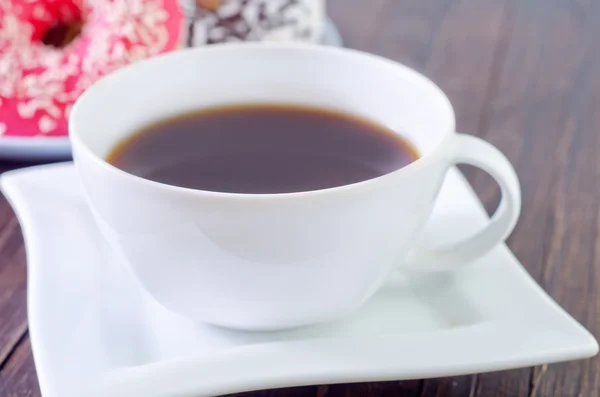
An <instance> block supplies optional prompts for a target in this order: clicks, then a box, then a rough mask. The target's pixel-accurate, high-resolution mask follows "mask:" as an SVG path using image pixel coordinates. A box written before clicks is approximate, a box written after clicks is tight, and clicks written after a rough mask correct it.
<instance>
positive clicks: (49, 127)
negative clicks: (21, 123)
mask: <svg viewBox="0 0 600 397" xmlns="http://www.w3.org/2000/svg"><path fill="white" fill-rule="evenodd" d="M38 127H39V129H40V131H41V132H42V133H43V134H47V133H49V132H50V131H53V130H55V129H56V127H57V124H56V121H54V120H52V119H51V118H50V117H48V116H42V117H40V121H39V123H38Z"/></svg>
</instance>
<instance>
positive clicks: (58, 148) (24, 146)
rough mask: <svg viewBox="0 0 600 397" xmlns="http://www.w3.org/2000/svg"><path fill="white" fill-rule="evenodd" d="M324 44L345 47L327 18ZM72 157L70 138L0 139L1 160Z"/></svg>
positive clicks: (38, 159)
mask: <svg viewBox="0 0 600 397" xmlns="http://www.w3.org/2000/svg"><path fill="white" fill-rule="evenodd" d="M322 44H324V45H330V46H334V47H341V46H342V45H343V41H342V36H341V35H340V32H339V31H338V29H337V27H336V26H335V24H334V23H333V22H332V21H331V20H330V19H329V18H327V20H326V23H325V32H324V34H323V40H322ZM70 157H71V144H70V142H69V138H68V137H54V138H52V137H43V136H37V137H30V138H27V137H23V138H17V137H14V138H13V137H0V159H5V160H29V161H34V160H37V161H40V160H61V159H68V158H70Z"/></svg>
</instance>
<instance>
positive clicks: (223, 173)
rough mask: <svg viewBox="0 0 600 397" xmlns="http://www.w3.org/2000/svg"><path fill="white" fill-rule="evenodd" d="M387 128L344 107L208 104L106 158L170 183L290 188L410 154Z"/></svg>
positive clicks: (331, 181)
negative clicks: (211, 105) (336, 110)
mask: <svg viewBox="0 0 600 397" xmlns="http://www.w3.org/2000/svg"><path fill="white" fill-rule="evenodd" d="M417 157H418V155H417V153H416V151H415V150H414V149H413V148H412V146H411V145H410V144H408V143H407V142H406V141H404V140H403V139H402V138H400V137H399V136H398V135H397V134H395V133H394V132H393V131H390V130H388V129H386V128H385V127H382V126H380V125H377V124H374V123H372V122H370V121H368V120H365V119H362V118H359V117H356V116H352V115H349V114H345V113H340V112H335V111H330V110H324V109H316V108H305V107H298V106H275V105H246V106H229V107H219V108H213V109H207V110H203V111H199V112H195V113H192V114H187V115H184V116H179V117H175V118H172V119H168V120H165V121H162V122H160V123H157V124H153V125H150V126H148V127H146V128H144V129H143V130H141V131H139V132H138V133H136V134H134V135H133V136H132V137H130V138H128V139H126V140H125V141H123V142H121V143H119V144H118V145H117V146H116V147H115V148H114V150H113V151H112V153H110V154H109V156H108V158H107V160H108V162H109V163H111V164H113V165H114V166H116V167H118V168H120V169H122V170H124V171H126V172H129V173H131V174H134V175H137V176H140V177H143V178H146V179H150V180H153V181H157V182H162V183H166V184H169V185H175V186H182V187H187V188H192V189H201V190H210V191H215V192H228V193H257V194H260V193H291V192H303V191H309V190H318V189H326V188H331V187H336V186H342V185H347V184H351V183H355V182H361V181H365V180H367V179H371V178H376V177H378V176H381V175H384V174H387V173H389V172H392V171H395V170H397V169H399V168H402V167H404V166H405V165H407V164H409V163H411V162H412V161H414V160H415V159H417Z"/></svg>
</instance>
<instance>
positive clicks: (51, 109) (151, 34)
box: [0, 0, 184, 137]
mask: <svg viewBox="0 0 600 397" xmlns="http://www.w3.org/2000/svg"><path fill="white" fill-rule="evenodd" d="M183 22H184V21H183V15H182V11H181V10H180V6H179V3H178V0H0V135H2V136H5V137H25V136H28V137H29V136H66V135H67V118H68V116H69V112H70V110H71V107H72V105H73V103H74V102H75V100H76V99H77V98H78V97H79V95H80V94H81V93H82V92H83V91H84V90H85V89H86V88H87V87H89V86H90V85H91V84H92V83H93V82H94V81H96V80H97V79H98V78H100V77H102V76H104V75H105V74H107V73H110V72H111V71H113V70H115V69H118V68H120V67H122V66H125V65H127V64H130V63H132V62H135V61H138V60H141V59H144V58H148V57H151V56H153V55H156V54H159V53H162V52H166V51H170V50H173V49H175V48H177V47H178V46H179V43H180V41H181V39H180V38H181V35H182V33H183V32H182V30H183V29H182V28H183ZM99 111H101V109H99Z"/></svg>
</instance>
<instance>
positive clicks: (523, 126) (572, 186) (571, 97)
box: [0, 0, 600, 397]
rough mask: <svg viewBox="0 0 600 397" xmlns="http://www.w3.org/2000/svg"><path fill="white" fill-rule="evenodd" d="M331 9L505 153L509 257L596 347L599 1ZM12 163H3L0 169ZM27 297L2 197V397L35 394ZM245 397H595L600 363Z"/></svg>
mask: <svg viewBox="0 0 600 397" xmlns="http://www.w3.org/2000/svg"><path fill="white" fill-rule="evenodd" d="M328 1H329V8H330V13H331V15H332V17H333V19H334V20H335V21H336V22H337V24H338V26H339V28H340V30H341V31H342V34H343V35H344V37H345V39H346V42H347V45H348V46H350V47H355V48H359V49H363V50H367V51H371V52H374V53H377V54H381V55H384V56H386V57H389V58H392V59H395V60H397V61H400V62H402V63H404V64H406V65H409V66H411V67H413V68H415V69H417V70H419V71H421V72H423V73H425V74H426V75H428V76H430V77H431V78H432V79H433V80H434V81H436V82H437V83H438V84H439V85H440V86H441V87H442V88H443V89H444V90H445V91H446V93H447V94H448V95H449V96H450V99H451V100H452V102H453V104H454V106H455V109H456V112H457V117H458V128H459V130H460V131H461V132H465V133H470V134H475V135H478V136H480V137H483V138H485V139H487V140H488V141H490V142H492V143H493V144H495V145H496V146H498V147H499V148H500V149H501V150H502V151H503V152H504V153H506V154H507V155H508V157H509V158H510V160H511V161H512V162H513V163H514V164H515V166H516V168H517V171H518V173H519V176H520V178H521V182H522V188H523V215H522V217H521V220H520V222H519V225H518V226H517V229H516V231H515V232H514V234H513V236H512V237H511V238H510V240H509V242H508V244H509V246H510V248H511V249H512V250H513V251H514V252H515V254H516V255H517V257H518V258H519V259H520V260H521V261H522V262H523V264H524V265H525V266H526V267H527V269H528V270H529V272H530V273H531V275H532V276H533V277H534V278H535V279H536V280H537V281H538V282H539V283H540V284H541V285H542V286H543V287H544V288H545V289H546V291H548V292H549V293H550V295H552V297H553V298H554V299H555V300H556V301H558V303H560V304H561V305H562V306H563V307H565V308H566V309H567V310H568V311H569V312H570V313H571V314H572V315H573V316H574V317H575V318H576V319H577V320H578V321H580V322H581V323H582V324H583V325H585V326H586V327H587V328H588V329H589V330H590V331H591V332H592V333H593V334H594V335H595V336H596V337H597V338H598V337H600V267H598V266H596V263H597V262H598V261H600V1H597V0H463V1H461V0H328ZM0 56H1V55H0ZM19 166H22V164H0V171H4V170H7V169H11V168H16V167H19ZM466 172H467V175H468V177H469V179H470V181H471V182H472V183H473V185H474V186H475V188H476V190H477V192H478V193H479V195H480V197H481V199H482V200H483V201H484V203H485V204H486V206H487V208H488V209H492V208H493V207H494V206H495V205H496V203H497V200H498V189H497V188H496V187H495V186H494V184H493V183H492V182H491V180H490V178H489V177H488V176H486V175H485V174H483V173H480V172H472V170H470V169H467V170H466ZM507 293H510V286H507ZM25 294H26V271H25V251H24V248H23V240H22V236H21V232H20V230H19V226H18V223H17V220H16V219H15V216H14V214H13V212H12V210H11V209H10V207H9V205H8V204H7V202H6V200H5V199H3V198H2V199H0V396H2V397H17V396H18V397H21V396H23V397H25V396H40V392H39V389H38V385H37V380H36V375H35V369H34V365H33V360H32V356H31V349H30V344H29V338H28V334H27V320H26V309H25ZM251 394H256V395H265V394H269V395H271V396H277V397H284V396H298V397H313V396H318V397H337V396H390V397H392V396H394V397H405V396H406V397H413V396H414V397H416V396H427V397H429V396H439V397H449V396H494V397H496V396H510V397H514V396H556V397H571V396H573V397H594V396H600V359H598V358H595V359H591V360H584V361H578V362H573V363H567V364H557V365H550V366H542V367H536V368H524V369H518V370H511V371H504V372H498V373H488V374H481V375H469V376H460V377H455V378H444V379H429V380H414V381H403V382H386V383H371V384H353V385H332V386H311V387H302V388H293V389H285V390H276V391H261V392H255V393H251ZM82 397H83V396H82ZM140 397H143V396H140Z"/></svg>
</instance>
